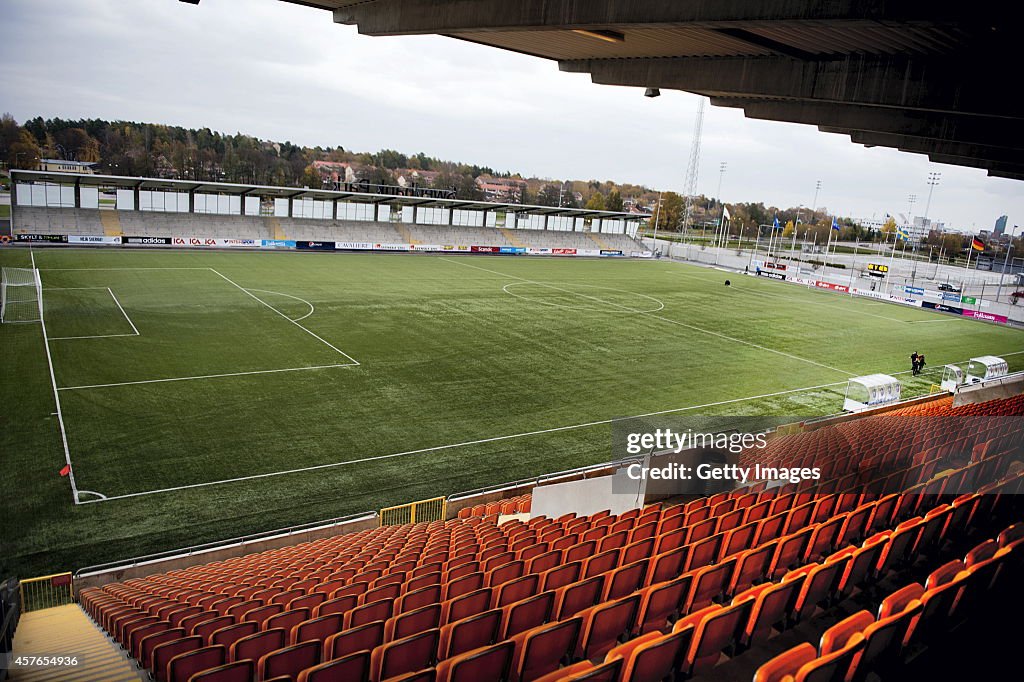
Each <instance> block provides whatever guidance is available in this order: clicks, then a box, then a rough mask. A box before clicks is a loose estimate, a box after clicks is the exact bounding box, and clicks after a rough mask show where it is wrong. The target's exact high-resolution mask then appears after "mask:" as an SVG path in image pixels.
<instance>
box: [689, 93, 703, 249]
mask: <svg viewBox="0 0 1024 682" xmlns="http://www.w3.org/2000/svg"><path fill="white" fill-rule="evenodd" d="M706 102H707V99H705V98H704V97H701V98H700V102H699V103H698V104H697V119H696V121H695V122H694V124H693V142H692V143H691V145H690V162H689V164H687V166H686V180H685V181H684V182H683V191H684V192H685V193H686V207H685V208H684V209H683V242H684V243H685V242H686V228H687V225H689V224H690V216H691V214H692V213H693V201H694V198H695V197H694V195H695V194H696V192H697V174H698V171H699V170H700V169H699V166H700V138H701V135H702V134H703V130H704V106H705V104H706Z"/></svg>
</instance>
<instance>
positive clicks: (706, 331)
mask: <svg viewBox="0 0 1024 682" xmlns="http://www.w3.org/2000/svg"><path fill="white" fill-rule="evenodd" d="M441 260H446V261H449V262H451V263H458V264H459V265H464V266H465V267H467V268H475V269H477V270H482V271H483V272H489V273H491V274H492V275H499V276H501V277H508V278H510V279H518V280H521V281H523V282H529V283H530V284H536V285H538V286H542V287H548V288H550V289H555V290H557V291H564V292H565V293H568V294H574V295H576V296H580V297H582V298H589V299H591V300H594V301H598V302H599V303H604V304H606V305H611V306H615V307H617V308H622V309H623V310H628V311H630V312H633V313H637V314H638V315H643V316H645V317H650V318H652V319H655V320H661V321H662V322H667V323H669V324H674V325H678V326H680V327H685V328H686V329H692V330H694V331H698V332H701V333H703V334H709V335H711V336H717V337H718V338H720V339H726V340H729V341H732V342H734V343H740V344H743V345H745V346H751V347H752V348H758V349H760V350H763V351H767V352H769V353H775V354H777V355H782V356H784V357H787V358H791V359H793V360H799V361H801V362H806V363H809V364H812V365H816V366H818V367H824V368H825V369H828V370H831V371H833V372H839V373H840V374H846V375H847V376H851V377H852V376H856V375H855V374H854V373H853V372H847V371H846V370H845V369H839V368H838V367H832V366H830V365H826V364H824V363H821V362H815V361H814V360H808V359H807V358H802V357H800V356H798V355H793V354H792V353H786V352H785V351H781V350H776V349H774V348H768V347H767V346H762V345H760V344H757V343H754V342H753V341H745V340H743V339H738V338H736V337H734V336H729V335H728V334H722V333H721V332H714V331H711V330H709V329H703V328H701V327H698V326H696V325H692V324H687V323H686V322H680V321H679V320H673V319H671V318H668V317H662V316H661V315H654V314H652V313H647V312H642V311H639V310H636V309H635V308H630V307H628V306H624V305H619V304H617V303H612V302H610V301H605V300H603V299H599V298H596V297H594V296H587V295H586V294H581V293H579V292H577V291H571V290H569V289H562V288H560V287H556V286H554V285H551V284H544V283H542V282H535V281H533V280H529V279H526V278H525V277H517V276H516V275H509V274H506V273H504V272H498V271H497V270H488V269H487V268H481V267H479V266H476V265H470V264H469V263H462V262H460V261H457V260H452V259H451V258H442V259H441Z"/></svg>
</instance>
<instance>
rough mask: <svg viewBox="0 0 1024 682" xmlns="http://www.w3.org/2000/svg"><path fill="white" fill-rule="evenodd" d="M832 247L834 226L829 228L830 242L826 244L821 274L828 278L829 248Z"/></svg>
mask: <svg viewBox="0 0 1024 682" xmlns="http://www.w3.org/2000/svg"><path fill="white" fill-rule="evenodd" d="M830 246H832V225H831V223H830V224H829V226H828V241H827V242H825V258H824V260H823V261H822V264H821V274H822V276H824V277H827V276H828V248H829V247H830Z"/></svg>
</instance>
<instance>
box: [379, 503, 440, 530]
mask: <svg viewBox="0 0 1024 682" xmlns="http://www.w3.org/2000/svg"><path fill="white" fill-rule="evenodd" d="M447 508H448V502H447V500H446V499H445V498H444V497H432V498H430V499H429V500H420V501H418V502H410V503H409V504H399V505H396V506H394V507H385V508H384V509H381V510H380V525H382V526H397V525H399V524H403V523H426V522H430V521H444V519H445V512H446V511H447Z"/></svg>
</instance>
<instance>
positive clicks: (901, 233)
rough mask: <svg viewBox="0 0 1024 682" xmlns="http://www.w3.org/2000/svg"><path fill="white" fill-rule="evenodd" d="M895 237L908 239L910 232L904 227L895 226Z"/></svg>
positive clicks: (902, 239) (903, 239) (901, 239)
mask: <svg viewBox="0 0 1024 682" xmlns="http://www.w3.org/2000/svg"><path fill="white" fill-rule="evenodd" d="M896 238H897V239H899V240H900V241H904V242H906V241H910V233H909V232H907V230H906V228H903V227H900V226H898V225H897V226H896Z"/></svg>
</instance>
